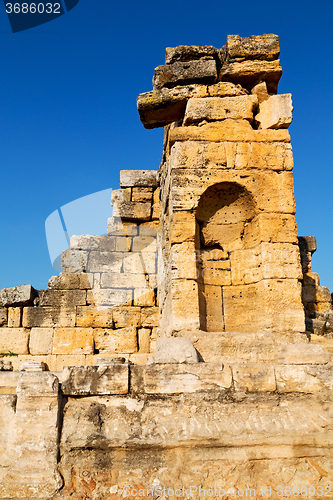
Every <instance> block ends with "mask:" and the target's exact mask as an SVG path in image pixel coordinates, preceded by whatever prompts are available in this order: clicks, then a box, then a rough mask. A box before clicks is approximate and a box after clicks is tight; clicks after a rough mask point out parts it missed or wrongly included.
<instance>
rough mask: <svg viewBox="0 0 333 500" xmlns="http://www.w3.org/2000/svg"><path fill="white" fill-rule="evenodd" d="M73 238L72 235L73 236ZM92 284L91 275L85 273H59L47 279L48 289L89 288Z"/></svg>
mask: <svg viewBox="0 0 333 500" xmlns="http://www.w3.org/2000/svg"><path fill="white" fill-rule="evenodd" d="M73 238H74V236H73ZM92 285H93V276H92V275H91V274H87V273H60V274H59V276H52V277H51V278H50V279H49V284H48V289H49V290H89V289H90V288H92Z"/></svg>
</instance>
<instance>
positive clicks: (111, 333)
mask: <svg viewBox="0 0 333 500" xmlns="http://www.w3.org/2000/svg"><path fill="white" fill-rule="evenodd" d="M94 343H95V349H97V350H98V351H99V352H100V353H102V352H103V351H104V352H111V353H133V352H136V351H137V350H138V345H137V334H136V328H135V327H132V326H128V327H127V328H120V329H119V330H111V329H108V328H94Z"/></svg>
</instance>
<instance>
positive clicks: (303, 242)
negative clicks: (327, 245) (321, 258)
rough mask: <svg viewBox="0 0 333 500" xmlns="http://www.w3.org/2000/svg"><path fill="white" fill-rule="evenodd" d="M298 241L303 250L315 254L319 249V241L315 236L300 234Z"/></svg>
mask: <svg viewBox="0 0 333 500" xmlns="http://www.w3.org/2000/svg"><path fill="white" fill-rule="evenodd" d="M298 243H299V248H300V250H301V252H310V253H311V254H313V253H314V252H315V251H316V250H317V241H316V237H315V236H299V238H298Z"/></svg>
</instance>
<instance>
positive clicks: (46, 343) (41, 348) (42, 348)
mask: <svg viewBox="0 0 333 500" xmlns="http://www.w3.org/2000/svg"><path fill="white" fill-rule="evenodd" d="M52 340H53V328H32V329H31V332H30V339H29V352H30V354H32V355H36V354H52Z"/></svg>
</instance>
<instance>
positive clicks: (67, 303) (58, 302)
mask: <svg viewBox="0 0 333 500" xmlns="http://www.w3.org/2000/svg"><path fill="white" fill-rule="evenodd" d="M86 297H87V292H86V291H85V290H42V291H41V292H40V293H39V307H41V306H45V307H57V308H58V307H59V308H62V307H64V308H69V309H72V308H74V307H75V306H85V305H86Z"/></svg>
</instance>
